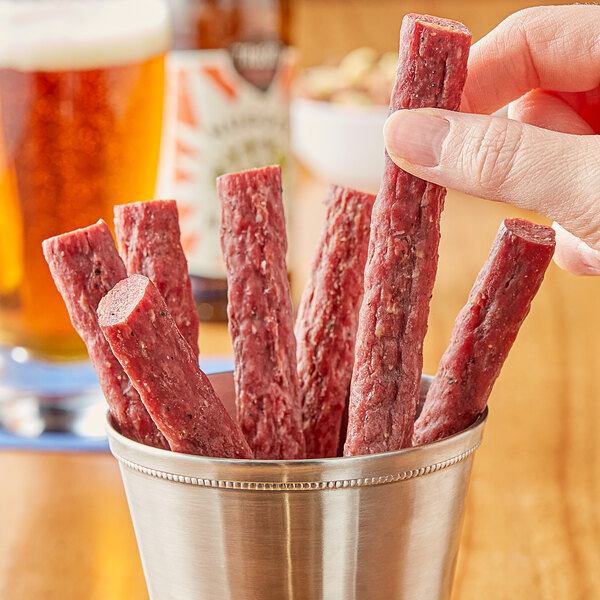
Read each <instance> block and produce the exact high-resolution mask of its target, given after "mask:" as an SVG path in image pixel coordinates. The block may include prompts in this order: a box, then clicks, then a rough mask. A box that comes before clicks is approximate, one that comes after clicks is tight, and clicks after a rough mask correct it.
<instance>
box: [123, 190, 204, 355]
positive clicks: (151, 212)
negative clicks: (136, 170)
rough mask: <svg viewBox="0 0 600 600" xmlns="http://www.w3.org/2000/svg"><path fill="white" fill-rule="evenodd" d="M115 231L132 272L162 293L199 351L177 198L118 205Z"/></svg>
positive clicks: (179, 325) (195, 317)
mask: <svg viewBox="0 0 600 600" xmlns="http://www.w3.org/2000/svg"><path fill="white" fill-rule="evenodd" d="M114 213H115V234H116V236H117V243H118V245H119V251H120V253H121V257H122V258H123V262H124V263H125V266H126V267H127V272H128V273H129V274H130V275H133V274H135V273H138V274H141V275H145V276H146V277H148V278H149V279H150V280H151V281H152V282H153V283H154V285H155V286H156V287H157V288H158V291H159V292H160V293H161V294H162V296H163V298H164V299H165V302H166V304H167V308H168V309H169V311H170V312H171V314H172V315H173V318H174V319H175V322H176V323H177V326H178V327H179V330H180V331H181V333H182V335H183V337H184V338H185V339H186V340H187V341H188V343H189V344H190V346H191V347H192V349H193V350H194V352H196V355H198V325H199V324H198V313H197V312H196V305H195V302H194V296H193V294H192V284H191V281H190V276H189V273H188V265H187V260H186V258H185V253H184V251H183V247H182V245H181V230H180V228H179V214H178V212H177V203H176V202H175V200H150V201H148V202H133V203H131V204H122V205H119V206H115V208H114Z"/></svg>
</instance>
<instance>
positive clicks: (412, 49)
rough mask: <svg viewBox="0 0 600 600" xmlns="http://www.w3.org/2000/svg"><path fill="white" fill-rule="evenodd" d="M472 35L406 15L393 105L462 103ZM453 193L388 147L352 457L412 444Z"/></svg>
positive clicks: (369, 268) (363, 313) (369, 276)
mask: <svg viewBox="0 0 600 600" xmlns="http://www.w3.org/2000/svg"><path fill="white" fill-rule="evenodd" d="M470 41H471V35H470V33H469V31H468V30H467V29H466V28H465V27H464V25H462V24H460V23H457V22H455V21H448V20H445V19H438V18H435V17H429V16H422V15H414V14H410V15H407V16H406V17H404V20H403V22H402V28H401V31H400V54H399V61H398V71H397V76H396V84H395V86H394V90H393V92H392V97H391V101H390V112H393V111H395V110H398V109H400V108H417V107H437V108H445V109H450V110H456V109H457V108H458V107H459V104H460V99H461V94H462V88H463V85H464V82H465V78H466V74H467V57H468V54H469V45H470ZM445 193H446V190H445V189H444V188H442V187H439V186H436V185H433V184H431V183H427V182H425V181H423V180H421V179H418V178H417V177H414V176H412V175H409V174H408V173H406V172H405V171H403V170H402V169H400V168H399V167H397V166H396V165H395V164H394V163H393V162H392V161H391V159H390V158H389V156H387V154H386V158H385V171H384V175H383V180H382V184H381V188H380V190H379V193H378V195H377V199H376V200H375V205H374V207H373V214H372V217H371V237H370V241H369V253H368V259H367V265H366V269H365V284H364V289H365V291H364V297H363V302H362V305H361V310H360V316H359V325H358V333H357V338H356V339H357V342H356V354H355V364H354V371H353V375H352V383H351V391H350V404H349V421H348V434H347V438H346V445H345V448H344V454H345V455H346V456H353V455H360V454H373V453H377V452H387V451H392V450H398V449H400V448H404V447H406V446H410V445H411V441H412V433H413V426H414V415H415V407H416V403H417V399H418V396H419V385H420V378H421V370H422V367H423V339H424V337H425V333H426V331H427V317H428V314H429V301H430V297H431V292H432V289H433V283H434V279H435V273H436V269H437V258H438V245H439V237H440V229H439V220H440V213H441V211H442V208H443V202H444V196H445Z"/></svg>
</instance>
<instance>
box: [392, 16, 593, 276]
mask: <svg viewBox="0 0 600 600" xmlns="http://www.w3.org/2000/svg"><path fill="white" fill-rule="evenodd" d="M599 22H600V6H591V5H577V6H544V7H536V8H530V9H526V10H523V11H520V12H518V13H515V14H513V15H511V16H510V17H509V18H508V19H506V20H505V21H504V22H503V23H501V24H500V25H499V26H498V27H497V28H496V29H494V30H493V31H492V32H491V33H489V34H488V35H487V36H485V37H484V38H483V39H481V40H480V41H479V42H477V43H476V44H475V45H474V46H473V48H472V49H471V54H470V58H469V65H468V67H469V73H468V77H467V81H466V84H465V90H464V95H463V100H462V105H461V110H462V111H464V112H465V113H479V114H463V113H451V112H447V111H444V110H439V109H429V108H427V109H418V110H414V111H413V110H402V111H398V112H396V113H394V114H393V115H391V116H390V118H389V119H388V122H387V123H386V126H385V135H386V144H387V151H388V153H389V155H390V157H391V158H392V159H393V160H394V162H396V164H398V165H399V166H401V167H402V168H403V169H405V170H406V171H408V172H409V173H412V174H413V175H416V176H417V177H421V178H423V179H426V180H428V181H431V182H434V183H437V184H439V185H444V186H447V187H450V188H453V189H456V190H460V191H463V192H466V193H469V194H474V195H476V196H480V197H482V198H488V199H490V200H501V201H504V202H508V203H510V204H513V205H515V206H520V207H522V208H526V209H529V210H533V211H535V212H538V213H540V214H542V215H545V216H546V217H549V218H551V219H553V220H554V221H556V223H558V224H560V225H555V229H556V233H557V240H556V242H557V245H556V254H555V260H556V262H557V263H558V265H559V266H561V267H563V268H565V269H567V270H569V271H571V272H573V273H575V274H579V275H600V198H599V195H598V190H599V189H600V135H598V134H600V45H599V44H598V23H599ZM508 102H512V104H510V106H509V117H511V119H503V118H500V117H492V116H487V115H489V114H490V113H492V112H493V111H496V110H498V109H499V108H501V107H502V106H504V105H506V104H507V103H508ZM594 134H596V135H594ZM569 232H570V233H569Z"/></svg>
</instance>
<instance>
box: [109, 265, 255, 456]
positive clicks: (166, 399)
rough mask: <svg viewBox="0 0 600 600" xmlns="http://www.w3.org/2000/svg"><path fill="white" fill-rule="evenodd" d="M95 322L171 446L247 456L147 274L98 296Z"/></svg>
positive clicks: (234, 427) (189, 451)
mask: <svg viewBox="0 0 600 600" xmlns="http://www.w3.org/2000/svg"><path fill="white" fill-rule="evenodd" d="M98 322H99V324H100V327H101V328H102V332H103V333H104V336H105V337H106V339H107V340H108V343H109V344H110V347H111V349H112V351H113V353H114V355H115V356H116V357H117V358H118V359H119V362H120V363H121V365H122V366H123V369H125V372H126V373H127V375H128V376H129V378H130V379H131V381H132V382H133V385H134V386H135V387H136V389H137V390H138V392H139V394H140V396H141V398H142V400H143V401H144V404H145V406H146V408H147V409H148V412H149V413H150V414H151V415H152V418H153V419H154V421H155V423H156V424H157V426H158V428H159V429H160V430H161V431H162V433H163V434H164V436H165V438H167V440H168V441H169V445H170V446H171V450H173V451H175V452H184V453H187V454H198V455H201V456H214V457H221V458H243V459H249V458H252V452H251V451H250V448H249V447H248V444H247V443H246V440H245V439H244V436H243V435H242V432H241V431H240V429H239V427H238V426H237V425H236V424H235V422H234V421H233V419H232V418H231V417H230V416H229V414H228V413H227V411H226V409H225V407H224V406H223V405H222V404H221V401H220V400H219V399H218V398H217V396H216V394H215V392H214V390H213V388H212V385H211V384H210V381H209V380H208V377H206V375H205V374H204V373H203V372H202V371H201V370H200V367H199V366H198V360H197V357H196V355H195V353H194V351H193V350H192V348H190V345H189V344H188V342H187V341H186V340H185V338H184V337H183V335H182V334H181V332H180V331H179V328H178V327H177V324H176V323H175V320H174V319H173V317H172V316H171V314H170V313H169V311H168V309H167V305H166V303H165V301H164V299H163V297H162V295H161V293H160V292H159V291H158V289H157V288H156V286H155V285H154V284H153V283H152V282H151V281H150V280H149V279H148V278H147V277H144V275H131V276H129V277H128V278H127V279H124V280H123V281H120V282H119V283H118V284H117V285H116V286H115V287H114V288H113V289H112V290H111V291H110V292H109V293H108V294H107V295H106V296H105V297H104V298H103V299H102V300H101V302H100V305H99V306H98Z"/></svg>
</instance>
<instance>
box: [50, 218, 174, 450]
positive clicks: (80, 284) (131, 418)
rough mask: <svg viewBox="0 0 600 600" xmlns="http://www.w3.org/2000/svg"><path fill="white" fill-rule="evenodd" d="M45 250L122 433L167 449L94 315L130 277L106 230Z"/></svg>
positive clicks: (81, 233) (58, 241) (57, 241)
mask: <svg viewBox="0 0 600 600" xmlns="http://www.w3.org/2000/svg"><path fill="white" fill-rule="evenodd" d="M42 248H43V251H44V257H45V258H46V262H47V263H48V266H49V267H50V272H51V274H52V278H53V279H54V282H55V283H56V287H57V288H58V291H59V292H60V295H61V296H62V297H63V300H64V302H65V305H66V307H67V311H68V312H69V317H70V318H71V323H73V327H74V328H75V329H76V331H77V333H78V334H79V335H80V336H81V338H82V339H83V341H84V342H85V345H86V347H87V350H88V353H89V356H90V361H91V363H92V365H93V367H94V369H95V370H96V374H97V375H98V380H99V381H100V387H101V388H102V392H103V393H104V396H105V398H106V401H107V402H108V406H109V409H110V412H111V414H112V416H113V418H114V420H115V422H116V424H117V426H118V427H119V429H120V431H121V433H122V434H123V435H125V436H127V437H128V438H130V439H132V440H135V441H136V442H141V443H143V444H147V445H149V446H155V447H157V448H168V447H169V446H168V444H167V441H166V440H165V438H164V437H163V435H162V434H161V433H160V431H159V430H158V429H157V428H156V425H155V424H154V421H153V420H152V418H151V417H150V415H149V414H148V411H147V410H146V408H145V407H144V405H143V403H142V401H141V400H140V397H139V395H138V393H137V391H136V390H135V388H134V387H133V386H132V385H131V382H130V381H129V378H128V377H127V375H126V374H125V372H124V371H123V369H122V368H121V365H120V364H119V361H118V360H117V359H116V358H115V356H114V355H113V353H112V351H111V349H110V347H109V345H108V343H107V341H106V340H105V339H104V335H103V334H102V331H101V330H100V327H99V325H98V318H97V316H96V309H97V308H98V303H99V302H100V299H101V298H102V297H103V296H104V295H105V294H106V293H107V292H108V291H109V290H110V289H111V288H112V287H113V286H114V285H115V284H116V283H117V282H119V281H120V280H121V279H125V277H127V271H126V269H125V265H123V261H122V260H121V259H120V258H119V254H118V252H117V249H116V247H115V243H114V241H113V238H112V235H111V233H110V230H109V229H108V226H107V225H106V223H105V222H104V221H102V220H100V221H98V222H97V223H96V224H95V225H90V226H89V227H85V228H83V229H77V230H75V231H72V232H70V233H65V234H63V235H58V236H55V237H52V238H49V239H47V240H44V242H43V243H42Z"/></svg>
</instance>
